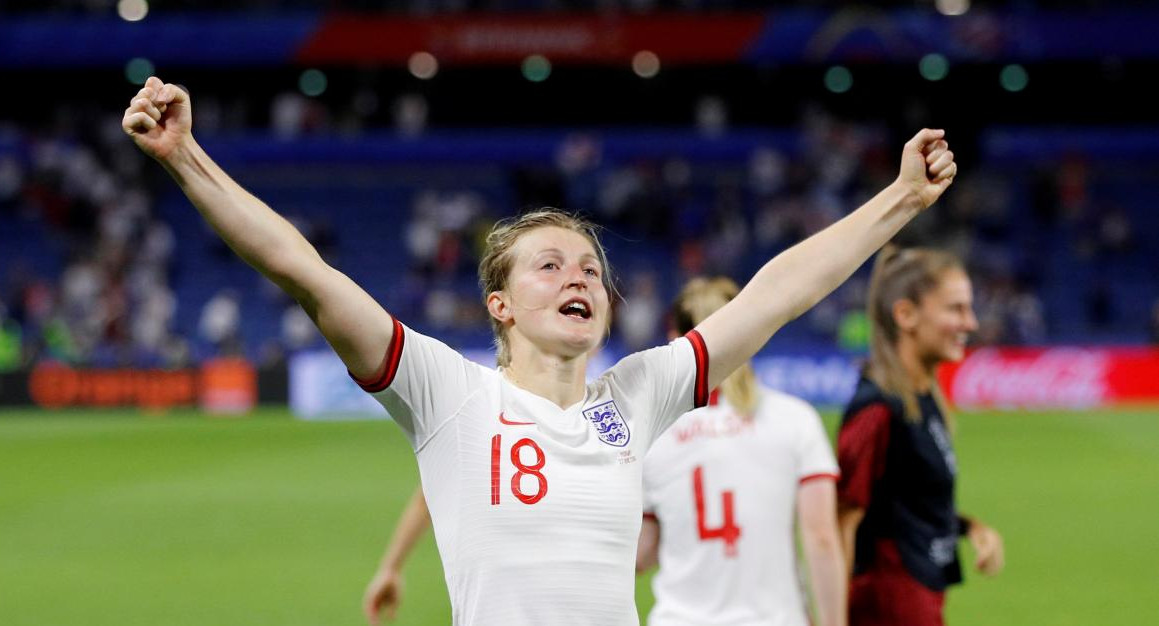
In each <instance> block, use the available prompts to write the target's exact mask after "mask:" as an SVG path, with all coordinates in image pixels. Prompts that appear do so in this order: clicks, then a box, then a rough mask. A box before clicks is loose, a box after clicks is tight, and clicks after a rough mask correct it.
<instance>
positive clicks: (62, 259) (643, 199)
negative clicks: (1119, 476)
mask: <svg viewBox="0 0 1159 626" xmlns="http://www.w3.org/2000/svg"><path fill="white" fill-rule="evenodd" d="M270 106H271V109H272V110H271V114H270V116H269V119H270V120H271V128H270V129H269V130H270V132H271V133H272V134H273V135H276V136H279V137H292V136H295V135H298V134H302V133H310V132H312V133H318V132H329V131H327V130H326V129H329V128H333V127H334V126H335V123H334V120H332V119H331V118H330V114H329V113H328V112H327V111H326V110H324V109H319V108H317V107H316V106H315V105H313V104H311V101H308V100H305V99H303V98H302V97H301V96H297V95H294V94H292V93H287V94H285V95H284V96H283V97H279V98H277V99H275V100H274V102H273V103H272V104H271V105H270ZM215 108H218V107H217V106H216V105H214V104H213V103H212V102H211V101H209V102H207V103H206V105H205V106H203V107H201V108H199V115H202V116H203V117H201V118H199V128H203V129H204V128H208V129H210V130H209V132H213V131H215V130H219V129H220V128H221V127H222V126H226V127H228V125H229V124H231V123H233V122H231V121H230V120H229V119H228V118H227V117H226V116H220V115H215V114H214V112H213V111H214V110H215ZM396 108H398V109H399V110H400V111H401V112H400V114H399V115H398V116H397V117H396V128H397V130H398V132H399V133H402V134H408V135H416V136H417V135H422V134H423V133H424V132H425V126H426V122H425V114H424V113H423V111H424V105H423V103H422V101H421V99H416V100H413V101H404V102H402V103H401V104H399V105H397V107H396ZM702 109H703V110H702V112H701V115H699V117H698V119H697V127H698V129H699V132H701V133H704V134H713V133H718V134H719V133H727V132H729V131H728V129H727V121H726V119H724V116H723V114H722V113H721V112H720V111H714V107H713V106H712V104H711V103H709V104H707V105H705V106H704V107H702ZM408 111H409V112H408ZM800 129H801V131H802V146H801V150H800V153H799V154H796V155H794V156H793V157H792V158H790V157H789V156H787V155H786V154H783V153H782V152H779V151H778V150H776V149H774V148H771V147H769V148H761V149H757V150H755V151H753V152H752V153H751V154H750V155H749V157H748V159H747V160H745V161H743V162H737V163H715V164H712V163H708V164H706V163H690V162H688V161H686V160H683V159H681V158H670V159H637V160H632V161H630V162H615V161H612V160H610V159H608V158H606V156H605V155H604V154H603V147H602V138H601V136H600V134H599V133H594V132H577V133H575V134H571V135H568V136H567V137H566V139H564V140H563V141H561V142H560V144H559V145H558V146H557V149H556V156H555V159H554V162H553V163H546V164H543V165H542V167H538V168H521V169H517V170H513V171H510V172H508V176H507V180H508V181H509V182H508V183H507V184H508V185H509V186H510V192H511V193H510V194H509V195H510V196H511V197H513V198H515V199H516V206H497V203H496V202H494V201H493V200H489V199H488V197H487V195H486V194H484V193H481V192H480V191H479V190H476V189H472V188H470V187H469V186H463V187H457V186H455V185H441V186H438V187H430V188H422V187H421V186H420V187H418V188H416V191H415V193H414V194H413V195H412V197H411V200H410V206H409V207H400V210H402V211H403V212H408V213H409V215H410V217H409V220H408V221H407V222H406V223H405V224H399V225H398V230H397V232H399V233H400V236H401V240H402V242H403V243H404V245H405V250H406V259H407V261H406V265H407V266H406V267H405V268H399V270H400V271H397V272H392V273H391V277H390V280H391V281H392V282H390V283H389V284H388V285H386V286H385V288H387V289H389V300H390V301H389V306H390V307H391V309H392V310H393V311H394V312H396V313H398V314H399V315H400V317H403V318H404V319H406V320H407V321H408V323H412V324H414V325H415V326H417V327H419V328H423V329H427V330H429V331H431V332H440V333H448V332H452V333H459V334H458V335H456V336H466V337H485V336H486V334H487V332H488V331H487V328H488V323H487V320H486V317H485V311H484V309H483V307H481V306H479V294H478V291H477V287H476V285H475V278H474V272H475V265H476V263H477V260H478V255H479V251H480V249H481V244H482V239H483V237H484V235H485V233H486V230H487V228H488V227H489V225H490V224H491V223H492V222H493V221H494V220H495V219H496V218H498V217H501V216H503V215H507V214H510V213H511V212H512V211H513V210H515V209H516V208H518V207H526V206H535V205H553V206H562V207H568V208H574V209H582V210H583V211H585V212H587V213H589V214H591V215H592V217H594V218H595V220H596V221H597V222H599V223H600V224H602V225H604V226H605V227H607V229H608V233H609V234H608V239H609V245H610V247H611V248H612V250H613V256H612V260H613V262H614V263H616V262H617V259H620V261H619V262H618V267H616V269H617V270H618V271H619V272H620V279H619V286H620V287H621V289H622V291H623V292H624V293H625V294H627V298H626V299H625V300H624V301H623V302H621V303H619V305H618V310H617V314H616V324H615V328H614V333H613V336H614V341H616V342H618V344H619V345H620V346H622V347H623V348H625V349H636V348H640V347H644V346H648V345H653V344H655V343H656V342H659V341H662V340H663V336H664V328H663V324H662V321H661V320H662V319H663V315H664V311H665V310H666V303H667V301H668V299H669V297H670V296H671V294H672V293H674V290H675V289H676V288H678V286H679V283H680V282H681V281H682V280H684V279H685V278H686V277H689V276H693V275H701V274H725V275H729V276H733V277H735V278H738V279H741V280H743V279H745V278H746V277H747V276H749V275H751V273H752V272H754V271H755V270H756V269H757V268H758V267H759V266H760V265H761V264H762V263H763V262H764V261H765V260H767V259H768V258H770V257H771V256H773V255H775V254H776V253H777V252H779V251H781V250H783V249H785V248H786V247H788V246H790V245H792V244H793V243H794V242H796V241H799V240H800V239H802V238H803V237H806V236H808V235H809V234H811V233H814V232H816V231H818V230H820V229H822V228H824V227H825V226H827V225H828V224H830V223H832V222H833V221H834V220H836V219H839V218H840V217H841V216H842V215H844V214H845V213H846V212H847V211H848V210H849V209H851V208H853V207H854V206H856V205H857V204H860V203H861V202H863V201H864V200H866V199H867V198H868V197H869V196H870V194H872V193H874V192H875V191H876V190H879V189H881V188H882V187H884V186H885V185H886V184H888V183H889V182H890V181H891V180H892V179H893V178H894V176H895V175H896V154H895V150H893V149H892V146H895V145H898V144H899V143H900V142H899V138H898V137H895V136H892V135H891V132H890V131H889V130H888V129H885V128H881V127H874V126H870V125H864V124H856V123H851V122H848V121H843V120H841V119H838V118H836V117H834V116H832V115H830V114H828V113H826V112H825V111H823V110H821V109H820V108H812V109H809V110H808V112H807V113H806V114H805V115H804V116H803V119H802V120H801V123H800ZM901 139H904V138H901ZM0 146H3V147H4V149H2V150H0V228H2V230H0V248H8V249H6V250H5V249H0V260H2V261H3V263H4V266H3V272H2V275H0V281H2V282H0V369H12V368H16V367H19V366H21V365H26V364H28V363H31V362H33V361H36V360H38V359H45V358H49V359H57V360H61V361H65V362H70V363H81V364H94V365H105V366H108V365H119V364H134V365H141V366H162V367H173V366H180V365H183V364H186V363H189V362H190V361H191V360H196V359H199V358H202V357H204V356H208V355H212V354H223V353H225V354H229V353H245V354H249V355H251V356H254V355H256V358H261V359H266V360H271V361H273V360H277V359H279V358H281V357H282V356H283V355H284V354H285V353H286V352H287V351H292V350H296V349H301V348H307V347H314V346H317V345H318V344H319V338H318V336H317V333H316V332H315V331H314V330H313V327H312V325H311V324H310V321H309V320H308V319H307V318H306V316H305V315H304V314H303V313H302V312H301V311H300V310H299V309H298V308H297V307H296V306H293V303H292V302H290V301H288V299H286V298H285V297H284V296H281V295H280V294H279V293H278V292H277V290H276V289H273V288H272V286H271V287H270V288H269V289H265V290H263V293H262V294H261V297H262V298H265V299H266V300H268V301H269V303H270V304H269V306H266V307H265V308H263V309H262V311H263V313H261V314H262V315H264V316H269V315H270V313H269V311H271V310H276V311H279V313H278V318H277V319H267V320H263V323H265V324H267V325H272V326H276V327H277V329H278V330H277V333H276V336H277V339H275V340H272V341H271V342H265V343H264V344H263V345H261V346H255V345H246V341H245V336H244V333H243V332H242V331H241V328H242V325H243V324H242V322H243V320H244V319H245V318H246V317H247V315H249V316H251V317H252V316H253V315H254V313H253V312H248V313H247V311H246V310H245V309H244V308H243V302H244V299H243V298H242V297H241V295H242V294H241V293H240V292H241V291H244V290H246V289H247V287H246V284H235V283H231V282H230V281H229V280H228V279H226V278H225V277H222V278H221V280H220V284H219V285H217V286H216V287H215V291H214V292H213V293H212V294H211V295H210V296H209V297H205V298H202V299H200V300H198V299H196V298H193V297H188V298H185V299H184V300H183V299H182V296H181V295H180V294H182V293H184V292H183V291H182V289H181V287H182V284H183V281H191V280H200V281H205V279H206V277H205V276H190V275H189V274H190V272H189V271H185V272H184V274H183V273H182V268H180V267H175V260H174V259H175V250H176V249H177V247H178V246H182V245H193V244H192V243H189V242H191V241H192V240H193V238H195V237H209V236H210V235H208V234H207V233H201V232H199V233H181V236H180V237H178V236H177V234H175V233H174V228H173V225H172V224H170V223H169V222H167V221H166V220H164V219H162V218H161V217H160V216H159V213H158V211H157V204H158V197H159V195H160V194H163V193H169V194H172V193H174V192H175V189H174V187H173V185H172V182H171V181H169V180H168V179H167V178H166V177H165V176H164V174H163V172H162V171H161V170H160V168H158V167H156V165H155V164H152V163H148V162H147V160H146V159H145V158H144V157H143V156H142V155H140V154H139V153H138V151H137V150H136V149H135V148H134V147H133V145H132V143H131V142H130V141H128V140H127V139H126V138H125V137H124V136H123V133H122V131H121V129H120V125H119V118H117V117H114V116H110V115H106V116H105V117H103V118H102V119H101V120H100V123H97V124H71V125H70V124H58V125H57V126H56V127H55V128H54V129H53V130H52V131H46V132H36V133H32V132H27V131H21V130H19V129H18V128H17V127H15V126H12V125H9V126H3V127H0ZM1097 178H1098V177H1097V175H1096V174H1095V173H1094V172H1093V171H1092V169H1091V168H1090V166H1089V164H1088V163H1087V161H1086V160H1084V159H1083V158H1082V156H1081V155H1071V156H1070V157H1068V158H1067V159H1066V160H1065V161H1064V162H1063V163H1062V164H1061V165H1060V166H1059V167H1052V168H1042V169H1041V171H1040V172H1039V173H1038V178H1037V179H1036V180H1035V181H1034V184H1033V185H1032V195H1031V196H1030V198H1029V205H1028V204H1027V203H1026V202H1025V201H1023V202H1018V201H1016V200H1015V197H1014V194H1013V193H1012V191H1011V185H1012V182H1013V181H1012V180H1011V179H1010V177H1009V176H1008V175H1006V174H1005V173H1004V172H1003V171H1001V170H1000V169H997V168H988V167H987V166H986V164H984V163H983V164H981V166H979V167H971V168H967V169H966V170H964V171H963V173H962V175H961V176H960V177H959V180H957V181H956V182H955V187H954V191H953V193H950V194H948V196H947V198H946V200H945V201H944V202H943V203H942V204H941V205H939V206H938V207H937V208H936V209H934V210H932V211H930V212H929V213H928V214H927V215H925V216H922V217H921V218H919V220H917V221H916V222H915V223H914V224H913V225H912V226H911V227H910V228H908V229H907V230H906V231H905V232H904V233H903V236H902V238H901V240H902V243H922V244H925V245H929V244H931V243H934V244H936V245H939V246H942V247H945V248H948V249H950V250H952V251H953V252H955V253H956V254H958V255H959V256H960V257H962V258H963V259H964V260H966V262H967V264H968V266H969V268H970V271H971V275H972V278H973V279H974V284H975V294H976V303H977V307H976V308H977V313H978V317H979V320H980V324H981V327H980V329H979V332H978V333H977V337H976V342H977V343H979V344H1040V343H1044V342H1049V341H1051V340H1052V339H1053V338H1054V336H1053V334H1052V319H1051V311H1048V310H1047V308H1046V307H1045V306H1044V304H1043V300H1042V297H1041V294H1042V293H1043V291H1044V290H1046V289H1050V288H1051V285H1050V284H1047V283H1046V282H1044V281H1045V278H1044V276H1045V273H1044V271H1043V269H1044V268H1043V264H1045V263H1050V262H1052V259H1050V258H1048V257H1046V256H1044V255H1042V254H1040V253H1039V252H1040V250H1039V249H1038V246H1039V245H1040V244H1041V245H1045V242H1036V241H1035V240H1034V235H1033V233H1034V232H1038V229H1033V228H1032V229H1027V228H1024V227H1021V226H1020V225H1021V224H1023V223H1024V222H1025V220H1027V219H1030V220H1034V223H1036V224H1038V225H1039V226H1041V229H1040V230H1041V232H1055V231H1059V229H1060V228H1062V227H1063V226H1065V228H1062V232H1067V233H1071V235H1070V239H1069V241H1068V243H1067V254H1068V255H1069V256H1070V257H1072V258H1073V261H1074V262H1076V263H1086V264H1088V265H1093V266H1094V267H1096V268H1097V267H1099V266H1100V264H1104V263H1108V262H1109V261H1108V259H1114V258H1115V257H1116V256H1117V255H1122V254H1125V253H1127V252H1129V251H1131V250H1132V249H1134V248H1136V247H1137V246H1138V245H1139V243H1140V242H1139V241H1137V239H1136V235H1135V233H1136V230H1137V229H1136V227H1135V225H1134V224H1133V223H1132V219H1131V215H1130V214H1129V212H1128V211H1125V210H1121V209H1117V208H1115V207H1114V206H1113V205H1112V206H1108V205H1107V204H1105V203H1102V202H1098V201H1096V200H1095V199H1094V196H1095V192H1094V190H1093V189H1094V185H1095V183H1096V181H1097ZM189 210H192V209H189ZM290 217H291V219H292V220H293V221H296V222H297V224H298V225H299V228H300V229H301V230H303V232H305V233H306V234H307V236H308V238H310V239H311V240H312V241H313V242H314V243H315V244H316V245H317V246H318V247H319V248H320V249H321V250H322V252H323V255H324V256H326V257H328V258H329V257H333V256H334V255H335V254H337V252H338V251H341V250H342V249H343V248H342V237H341V234H340V233H335V232H334V230H333V228H332V227H331V225H330V224H328V223H327V222H326V221H324V220H317V219H314V220H307V219H298V218H296V217H295V216H293V215H291V216H290ZM1019 220H1021V221H1019ZM5 230H6V231H7V232H6V233H5V232H3V231H5ZM1028 233H1031V234H1030V235H1028ZM1028 237H1029V238H1028ZM216 250H217V252H216V253H219V254H221V255H223V256H224V255H228V254H229V253H228V251H227V250H225V249H224V246H220V245H218V246H217V248H216ZM617 254H619V255H620V256H617ZM212 280H217V277H213V278H212ZM866 280H867V276H866V272H864V271H863V272H862V273H860V274H859V275H857V276H855V277H854V278H853V279H852V280H851V281H849V282H848V283H847V284H846V285H845V286H843V287H842V288H841V289H840V290H839V291H838V292H837V293H836V294H835V295H834V296H832V297H830V298H828V299H827V300H825V301H824V302H823V303H821V304H820V305H819V306H818V307H816V308H815V309H814V310H812V311H810V312H809V313H808V314H807V316H806V317H805V318H804V320H803V321H800V322H797V323H796V324H795V325H794V327H795V330H792V331H791V332H790V335H792V336H795V337H797V338H799V339H801V340H802V341H805V342H808V343H809V344H810V345H820V346H828V347H830V348H831V347H840V348H842V349H848V350H854V351H856V350H861V349H864V347H865V344H866V338H867V333H868V329H867V323H866V320H865V316H864V312H863V303H864V298H865V286H866ZM267 292H268V293H267ZM1086 298H1087V300H1086V302H1084V303H1082V307H1083V309H1084V311H1085V315H1086V316H1087V322H1088V324H1089V325H1090V327H1092V328H1099V327H1100V326H1103V327H1108V326H1114V325H1115V324H1116V317H1115V310H1114V308H1115V304H1114V298H1113V294H1111V293H1109V292H1108V291H1107V290H1106V289H1104V288H1101V287H1099V286H1098V285H1095V286H1093V287H1092V288H1091V289H1090V290H1089V291H1088V292H1087V296H1086ZM1146 306H1147V307H1148V308H1149V309H1150V310H1152V313H1151V315H1150V320H1151V321H1150V328H1149V329H1142V328H1140V329H1137V331H1136V330H1135V329H1128V333H1127V335H1128V336H1135V337H1139V338H1140V339H1142V338H1144V337H1150V338H1151V339H1152V340H1156V341H1159V301H1157V302H1155V303H1154V304H1150V303H1147V304H1146ZM179 307H186V308H188V307H196V309H197V310H198V311H199V314H198V322H197V324H196V328H186V329H184V332H181V331H179V330H178V329H176V328H175V324H174V320H175V317H176V314H177V311H178V308H179Z"/></svg>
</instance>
